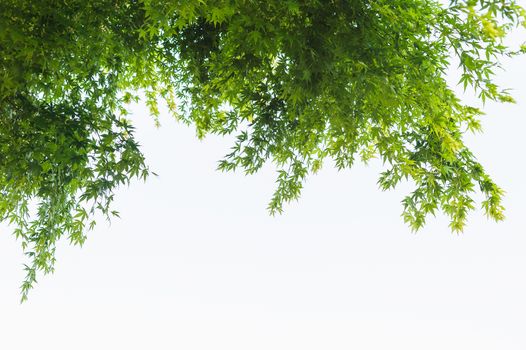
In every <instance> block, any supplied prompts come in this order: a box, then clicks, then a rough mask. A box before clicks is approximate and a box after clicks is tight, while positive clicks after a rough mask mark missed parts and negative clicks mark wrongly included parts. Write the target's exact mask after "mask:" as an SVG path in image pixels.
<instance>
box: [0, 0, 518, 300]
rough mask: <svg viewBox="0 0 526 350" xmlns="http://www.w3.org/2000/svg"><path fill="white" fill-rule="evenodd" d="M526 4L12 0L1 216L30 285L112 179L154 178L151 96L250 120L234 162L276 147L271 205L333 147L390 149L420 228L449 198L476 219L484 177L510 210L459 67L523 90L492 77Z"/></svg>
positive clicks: (106, 198)
mask: <svg viewBox="0 0 526 350" xmlns="http://www.w3.org/2000/svg"><path fill="white" fill-rule="evenodd" d="M524 20H525V12H524V10H523V9H522V8H521V7H520V6H519V5H518V4H517V3H516V2H515V1H513V0H478V1H475V0H469V1H461V0H453V1H451V2H450V3H449V4H448V5H445V4H441V3H439V2H437V1H431V0H375V1H371V0H326V1H320V0H265V1H263V0H186V1H178V0H90V1H86V0H68V1H66V0H0V125H1V127H0V191H1V194H2V197H1V198H0V219H2V220H7V221H9V222H10V223H12V224H14V226H15V234H16V236H17V237H18V238H19V239H20V240H21V242H22V245H23V248H24V249H25V251H26V254H27V255H28V256H29V258H30V262H29V264H28V265H27V266H26V269H27V279H26V281H25V282H24V283H23V286H22V292H23V297H25V296H26V295H27V292H28V290H29V289H30V288H31V287H32V285H33V283H34V282H35V276H36V272H37V271H38V270H43V271H44V272H45V273H47V272H49V271H52V269H53V264H54V250H55V243H56V242H57V240H58V239H59V238H60V237H62V236H64V235H65V236H67V237H69V239H70V240H71V242H73V243H75V244H82V243H83V242H84V240H85V238H86V236H85V233H86V231H87V230H89V229H90V228H91V227H93V224H94V221H93V215H94V214H96V213H97V212H101V213H103V214H104V215H106V216H107V217H110V216H111V215H112V214H115V213H114V212H112V209H111V206H110V205H111V201H112V199H113V193H114V191H115V189H116V187H117V186H118V185H121V184H126V183H128V182H129V181H130V180H131V179H132V178H134V177H141V178H146V177H147V175H148V173H149V170H148V168H147V166H146V165H145V160H144V158H143V156H142V154H141V152H140V150H139V147H138V144H137V142H136V141H135V139H134V136H133V127H132V125H131V124H130V121H128V120H127V119H126V118H125V117H126V113H127V108H128V105H129V102H130V101H133V100H137V99H138V96H145V100H146V103H147V104H148V106H149V107H150V110H151V113H152V115H153V116H155V117H158V115H159V112H158V107H157V103H158V102H159V101H164V102H166V103H167V105H168V106H169V107H170V110H171V112H172V113H173V114H174V115H175V116H176V118H178V119H179V120H181V121H183V122H185V123H188V124H192V125H194V126H195V128H196V130H197V133H198V136H199V137H203V136H205V135H207V134H210V133H214V134H230V133H236V134H237V135H238V136H237V141H236V143H235V145H234V146H233V148H232V152H231V153H229V154H227V155H226V156H225V158H224V159H223V160H222V161H221V162H220V164H219V169H221V170H234V169H237V168H241V169H243V170H244V171H245V172H247V173H254V172H256V171H258V169H260V168H261V167H262V166H263V164H265V163H266V162H273V163H274V164H275V165H276V166H277V167H278V175H277V189H276V191H275V193H274V195H273V197H272V199H271V201H270V204H269V209H270V211H271V212H272V213H275V212H281V210H282V204H283V203H284V202H287V201H290V200H293V199H296V198H297V197H298V196H299V194H300V190H301V187H302V182H303V180H304V179H305V177H306V176H307V175H308V174H309V173H315V172H316V171H317V170H319V169H320V167H321V166H322V163H323V161H324V160H326V159H332V160H334V162H335V164H336V166H337V167H338V168H348V167H351V166H352V165H353V163H354V161H355V159H356V158H359V159H361V160H363V161H367V160H368V159H370V158H372V157H379V158H380V159H381V160H383V161H384V164H385V166H386V169H385V171H384V172H383V173H382V174H381V175H380V178H379V181H378V183H379V185H380V187H381V188H382V189H390V188H393V187H395V186H396V185H397V184H398V183H399V182H400V181H401V180H403V179H409V180H411V181H412V182H413V183H414V186H415V188H414V191H413V192H412V193H410V194H408V195H407V197H406V198H405V199H404V200H403V218H404V220H405V221H406V222H407V223H408V224H409V225H410V226H411V227H412V228H413V229H418V228H420V227H421V226H422V225H423V224H424V223H425V219H426V216H427V215H428V214H434V213H435V212H436V211H438V210H441V211H442V212H444V213H445V214H447V215H448V216H449V217H450V219H451V228H452V230H454V231H458V230H462V228H463V226H464V223H465V221H466V215H467V213H468V211H470V210H472V209H474V207H475V203H474V200H473V198H472V197H473V194H474V192H475V191H480V193H482V194H483V195H484V197H485V199H484V200H483V202H482V207H483V210H484V211H485V212H486V214H487V215H488V216H489V217H491V218H493V219H495V220H501V219H502V218H503V207H502V205H501V198H502V190H501V189H500V188H499V187H498V186H497V185H496V184H495V183H494V182H493V181H492V180H491V178H490V177H489V176H488V174H487V173H486V172H485V171H484V169H483V167H482V166H481V165H480V164H479V163H478V162H477V161H476V159H475V157H474V155H473V154H472V153H471V152H470V150H469V149H467V148H466V146H465V145H464V143H463V140H462V137H463V134H464V133H465V132H466V131H467V130H478V129H479V128H480V124H479V116H480V115H481V114H482V111H480V110H479V109H477V108H475V107H472V106H468V105H465V104H463V102H462V101H461V100H460V99H459V97H457V96H456V95H455V93H454V92H453V91H452V89H451V88H450V87H449V86H448V84H447V83H446V80H445V72H446V70H447V69H448V67H449V66H450V64H451V63H452V62H457V61H458V62H459V63H460V71H461V76H460V82H461V83H462V84H463V85H464V88H472V89H474V90H475V91H476V92H477V93H478V96H479V97H480V99H481V100H482V101H486V100H495V101H503V102H512V101H513V100H512V98H511V97H510V96H509V95H508V94H507V93H506V91H505V90H504V91H503V90H501V89H499V87H497V86H496V85H495V83H494V81H493V76H494V72H495V70H496V68H498V67H499V64H498V62H499V58H500V57H502V56H504V55H508V56H510V55H514V54H517V53H519V52H514V51H513V50H512V49H511V48H508V47H506V46H505V45H504V43H503V39H504V38H505V36H506V34H507V33H509V32H510V30H511V29H512V28H513V27H515V26H517V25H520V24H523V23H524ZM164 102H163V103H164Z"/></svg>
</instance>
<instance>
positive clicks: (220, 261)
mask: <svg viewBox="0 0 526 350" xmlns="http://www.w3.org/2000/svg"><path fill="white" fill-rule="evenodd" d="M505 67H506V72H503V73H501V74H499V81H500V82H502V84H503V85H506V86H509V87H511V88H513V89H515V93H514V96H515V97H516V99H517V100H518V101H519V103H518V104H517V105H487V106H486V107H485V111H486V112H487V114H488V115H487V116H486V117H485V118H484V119H483V125H484V133H483V134H479V135H476V136H470V137H469V144H470V145H471V146H472V147H473V149H474V150H475V153H476V154H477V155H478V158H479V159H480V160H481V162H482V163H483V164H484V165H485V167H486V169H487V170H488V171H489V173H490V174H492V175H493V177H494V179H495V180H496V181H497V183H498V184H500V185H501V186H502V187H503V188H504V189H505V190H506V191H507V196H506V199H505V205H506V207H507V220H506V221H505V222H503V223H500V224H495V223H493V222H491V221H488V220H486V218H485V217H484V216H483V215H482V212H481V211H477V212H475V213H474V214H472V215H471V216H470V221H469V224H468V227H467V228H466V230H465V232H464V233H463V234H460V235H457V234H452V233H450V231H449V229H448V226H447V224H448V222H447V220H446V219H445V218H444V217H441V216H439V217H437V218H436V219H433V218H430V219H429V224H428V225H427V226H426V227H425V228H424V229H423V230H421V231H420V232H418V233H417V234H414V233H411V232H410V230H409V229H408V227H407V226H406V225H405V224H404V223H403V221H402V218H401V217H400V213H401V204H400V200H401V199H402V197H403V195H404V194H405V193H406V192H408V191H409V190H410V187H408V186H405V187H404V186H402V187H401V188H400V189H399V190H397V191H392V192H381V191H380V190H378V188H377V185H376V180H377V177H378V173H379V172H380V171H381V164H379V163H377V162H372V163H371V164H370V165H369V166H363V165H361V164H357V166H355V168H354V169H352V170H351V171H343V172H337V171H336V170H334V169H332V168H331V166H330V164H327V165H326V167H325V168H324V169H323V170H322V171H321V172H320V173H319V174H318V175H316V176H312V177H310V178H309V179H308V182H307V183H306V185H305V189H304V191H303V195H302V198H301V200H300V201H299V202H297V203H292V204H291V205H288V206H287V207H286V211H285V213H284V214H283V215H282V216H279V217H270V216H269V215H268V213H267V211H266V204H267V202H268V200H269V199H270V196H271V194H272V191H273V188H274V181H275V176H274V173H273V171H272V169H271V167H267V168H265V169H264V171H262V172H261V173H260V174H257V175H255V176H250V177H246V176H244V175H243V174H242V173H238V174H232V173H220V172H217V171H215V168H216V166H217V161H218V160H219V159H220V158H221V157H222V155H224V154H226V153H227V151H228V149H229V147H230V146H231V145H232V142H231V139H230V138H225V139H221V138H218V137H209V138H207V139H206V140H204V141H198V140H197V139H196V138H195V135H194V131H193V130H192V129H189V128H187V127H185V126H183V125H181V124H177V123H176V122H175V121H173V120H171V119H170V117H168V116H166V117H163V118H162V119H161V123H162V127H161V128H160V129H156V128H155V127H154V125H153V121H152V120H151V119H150V118H149V117H148V116H147V113H146V111H145V109H144V108H143V107H137V108H134V115H133V120H134V121H135V123H136V126H137V137H138V138H139V140H140V142H141V144H142V146H143V150H144V152H145V154H146V156H147V159H148V161H149V164H150V166H151V168H152V169H153V170H154V171H155V172H157V173H158V174H159V177H157V178H154V177H152V178H150V179H149V180H148V181H147V182H146V183H139V182H136V183H134V184H133V185H132V186H131V187H130V188H127V189H123V190H122V191H121V192H120V193H119V194H118V196H117V202H116V207H117V208H118V209H119V211H120V213H121V219H117V220H115V221H113V222H112V224H111V226H108V225H107V224H105V223H103V222H101V223H99V225H97V227H96V229H95V231H94V232H92V233H91V234H90V235H89V239H88V241H87V243H86V245H85V246H84V247H83V248H82V249H79V248H78V247H71V246H68V245H67V243H65V242H64V244H61V245H60V246H59V247H58V254H57V257H58V261H57V266H56V272H55V274H54V275H51V276H46V277H41V278H40V279H39V280H40V283H39V284H38V285H37V286H36V289H35V290H34V291H32V293H31V294H30V299H29V301H28V302H27V303H25V304H23V305H20V304H19V303H18V301H19V297H20V295H19V289H18V287H19V285H20V283H21V281H22V279H23V271H22V263H23V262H25V258H24V256H23V255H22V253H21V248H20V246H19V242H16V241H15V238H14V236H12V235H11V230H10V229H8V228H6V227H5V226H1V231H0V349H8V350H11V349H13V350H19V349H20V350H26V349H44V350H46V349H53V350H66V349H67V350H70V349H76V350H82V349H89V350H93V349H181V350H194V349H195V350H204V349H206V350H209V349H214V350H215V349H228V350H237V349H239V350H247V349H250V350H257V349H262V350H263V349H265V350H268V349H273V350H281V349H283V350H290V349H302V350H306V349H331V350H337V349H360V350H367V349H375V350H376V349H382V350H383V349H403V350H413V349H414V350H422V349H426V350H434V349H436V350H444V349H447V350H466V349H477V350H485V349H499V350H500V349H506V350H515V349H517V350H519V349H521V350H524V349H526V331H525V330H526V201H525V198H526V182H525V180H524V179H525V175H524V174H525V173H526V165H525V163H524V161H525V159H526V157H525V155H524V152H525V150H526V147H525V142H526V141H525V139H526V136H525V135H526V134H525V130H526V119H525V117H524V115H523V114H524V111H525V110H526V58H524V57H523V58H518V59H515V60H514V61H513V62H509V61H506V62H505Z"/></svg>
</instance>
